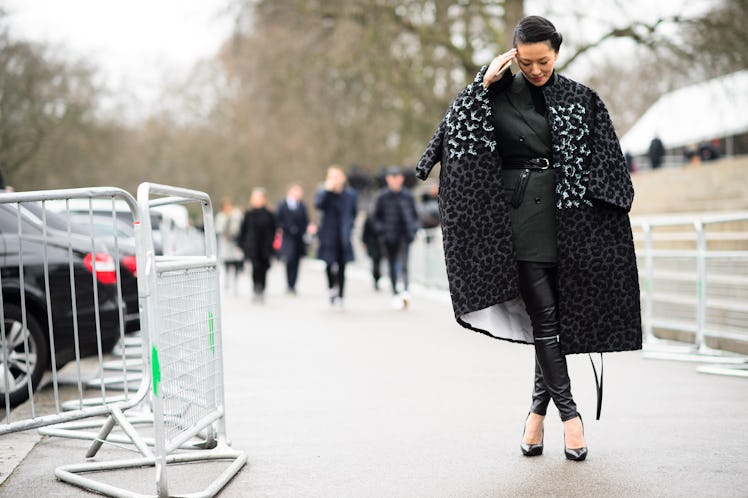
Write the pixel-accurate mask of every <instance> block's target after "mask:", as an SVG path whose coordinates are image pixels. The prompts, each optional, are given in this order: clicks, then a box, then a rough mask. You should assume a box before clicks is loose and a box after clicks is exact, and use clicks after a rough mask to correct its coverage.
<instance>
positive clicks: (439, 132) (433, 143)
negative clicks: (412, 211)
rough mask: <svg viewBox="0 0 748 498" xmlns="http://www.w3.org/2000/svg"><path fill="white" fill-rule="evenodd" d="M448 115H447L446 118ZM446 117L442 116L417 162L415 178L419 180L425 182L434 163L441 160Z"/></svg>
mask: <svg viewBox="0 0 748 498" xmlns="http://www.w3.org/2000/svg"><path fill="white" fill-rule="evenodd" d="M448 115H449V113H447V116H448ZM447 116H444V118H443V119H442V122H441V123H439V126H438V127H437V128H436V131H435V132H434V135H433V136H432V137H431V140H429V143H428V145H427V146H426V150H425V151H424V153H423V155H422V156H421V159H420V160H419V161H418V165H417V166H416V178H418V179H419V180H425V179H426V178H428V177H429V174H431V170H432V169H434V166H436V163H438V162H441V160H442V149H443V147H442V146H443V145H444V133H445V130H446V129H447Z"/></svg>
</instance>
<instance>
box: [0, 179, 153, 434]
mask: <svg viewBox="0 0 748 498" xmlns="http://www.w3.org/2000/svg"><path fill="white" fill-rule="evenodd" d="M73 204H75V205H77V207H75V208H74V207H73ZM95 204H96V205H97V206H98V207H97V208H96V209H94V205H95ZM118 213H125V214H126V216H128V217H129V218H130V220H131V222H130V223H127V224H125V226H131V223H132V220H134V221H137V220H138V219H139V218H138V214H137V203H136V201H135V199H134V198H133V197H132V196H131V195H130V194H129V193H128V192H126V191H124V190H121V189H117V188H109V187H101V188H84V189H65V190H48V191H39V192H19V193H3V194H0V239H1V241H0V244H1V245H2V247H3V249H4V251H3V255H4V257H3V260H2V268H1V270H2V271H1V272H0V285H1V286H2V292H0V363H2V365H0V393H1V394H2V396H0V399H1V400H2V401H0V404H1V405H2V406H1V407H0V410H2V411H4V413H3V417H2V419H3V420H2V421H0V435H2V434H6V433H10V432H16V431H22V430H28V429H33V428H38V427H45V426H49V425H51V424H59V423H64V422H70V421H75V420H80V419H84V418H89V417H97V416H103V415H107V414H108V413H109V410H110V407H111V406H116V407H118V409H119V410H121V411H125V410H128V409H130V408H132V407H134V406H136V405H137V404H138V403H140V402H141V401H142V400H143V399H145V398H146V396H147V394H148V386H149V379H148V378H147V377H144V376H142V375H140V374H138V375H134V374H133V372H132V370H131V369H130V368H128V366H127V363H126V361H125V358H124V356H119V358H118V360H117V361H115V362H112V365H111V366H110V368H109V369H105V368H104V364H105V357H107V358H108V357H109V356H110V355H108V353H109V351H110V350H112V348H113V346H114V345H115V343H118V342H119V343H124V342H125V341H126V340H127V339H128V336H129V334H130V333H131V332H132V331H134V330H137V329H138V328H139V311H138V296H137V283H136V278H135V275H134V274H133V273H132V271H133V270H134V266H133V265H134V264H135V251H134V249H135V246H134V239H132V236H130V237H129V239H128V236H127V234H124V233H121V232H120V227H121V226H122V221H121V220H120V219H119V218H118ZM102 229H103V231H104V232H106V233H107V235H102ZM128 244H130V245H129V246H128ZM126 334H128V335H126ZM137 340H138V341H142V340H143V339H142V338H141V339H137ZM107 361H110V362H111V360H110V359H107ZM141 361H142V360H141ZM66 363H67V364H68V365H67V366H64V365H65V364H66ZM63 367H64V368H63ZM111 368H115V369H116V375H117V376H118V378H119V380H120V382H121V385H120V386H118V387H117V388H116V389H113V388H112V386H111V384H110V383H109V378H110V374H109V373H107V371H111ZM47 377H49V382H45V381H44V379H46V378H47ZM91 387H95V391H94V392H95V393H96V396H97V398H98V399H97V401H96V402H95V403H90V402H89V398H88V396H89V393H88V392H86V391H87V390H88V389H90V388H91ZM113 391H114V392H113ZM84 396H85V397H84ZM66 398H67V399H66ZM16 405H21V406H19V407H17V408H15V406H16ZM14 408H15V409H14Z"/></svg>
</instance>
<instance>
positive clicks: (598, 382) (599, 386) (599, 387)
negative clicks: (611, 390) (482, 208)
mask: <svg viewBox="0 0 748 498" xmlns="http://www.w3.org/2000/svg"><path fill="white" fill-rule="evenodd" d="M587 356H588V357H589V358H590V364H591V365H592V373H593V374H594V375H595V389H596V391H597V414H596V415H597V417H596V419H595V420H600V412H601V411H602V409H603V354H602V353H600V380H598V378H597V369H596V368H595V362H594V361H592V354H588V355H587Z"/></svg>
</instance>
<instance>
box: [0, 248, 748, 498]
mask: <svg viewBox="0 0 748 498" xmlns="http://www.w3.org/2000/svg"><path fill="white" fill-rule="evenodd" d="M354 273H355V272H354ZM357 277H358V278H357ZM245 278H247V277H246V276H245ZM270 280H271V282H270V289H269V294H268V297H267V300H266V302H265V304H263V305H258V304H252V303H251V302H250V298H249V290H248V289H249V286H248V284H247V283H246V282H243V284H242V286H241V287H240V289H239V292H238V295H236V296H235V295H234V293H233V292H232V291H226V292H224V294H223V308H224V311H223V316H222V320H223V341H224V357H225V361H224V370H225V393H226V400H227V412H226V413H227V416H226V419H227V426H228V435H229V438H230V440H231V443H232V446H233V447H234V448H237V449H241V450H244V451H246V453H247V454H248V457H249V461H248V464H247V466H245V467H244V469H243V470H242V471H241V472H240V474H239V475H238V476H236V477H235V478H234V480H233V481H232V482H231V483H229V485H228V486H227V487H226V488H225V489H224V491H223V492H222V493H221V496H222V497H247V496H248V497H260V496H273V497H362V496H363V497H369V496H371V497H421V496H423V497H492V496H584V497H587V496H588V497H599V496H606V497H618V496H620V497H624V496H625V497H630V496H658V497H680V496H700V497H701V496H715V497H717V496H719V497H746V496H748V431H746V430H745V429H746V423H748V380H747V379H739V378H728V377H720V376H712V375H705V374H700V373H697V372H696V369H695V365H694V364H693V363H684V362H672V361H671V362H668V361H659V360H649V359H644V358H643V356H642V354H641V353H640V352H630V353H617V354H609V355H606V358H605V402H604V406H603V414H602V420H600V421H595V420H594V409H595V394H594V392H595V391H594V387H595V386H594V379H593V376H592V371H591V368H590V365H589V360H588V359H587V356H586V355H585V356H572V357H569V364H570V372H571V375H572V381H573V390H574V394H575V398H576V400H577V403H578V405H579V409H580V411H581V412H582V414H583V415H584V417H585V423H586V424H585V425H586V427H585V428H586V437H587V441H588V446H589V451H590V453H589V457H588V459H587V461H585V462H581V463H576V462H569V461H566V460H565V458H564V455H563V434H562V430H561V423H560V421H559V420H558V417H557V414H556V412H555V410H553V409H552V408H551V409H550V410H549V417H548V419H547V423H546V430H545V453H544V455H543V456H541V457H536V458H525V457H522V456H521V454H520V451H519V442H520V438H521V435H522V426H523V423H524V418H525V416H526V414H527V410H528V407H529V401H530V399H529V396H530V390H531V387H532V375H533V363H532V361H533V360H532V350H531V348H530V347H528V346H523V345H516V344H510V343H504V342H499V341H496V340H492V339H489V338H487V337H484V336H481V335H479V334H476V333H473V332H469V331H467V330H464V329H462V328H461V327H459V326H458V325H457V324H456V323H455V321H454V319H453V318H452V311H451V306H450V305H449V303H448V301H446V298H445V296H444V295H442V294H429V293H425V292H423V291H421V292H418V291H414V292H413V297H414V299H413V304H412V306H411V307H410V308H409V309H408V310H407V311H397V310H394V309H392V307H391V302H390V301H391V296H390V295H389V294H388V293H387V292H386V291H384V290H383V291H380V292H379V293H375V292H374V291H373V290H372V289H371V285H370V282H369V280H368V279H367V278H365V276H364V275H361V274H359V275H351V277H350V278H349V282H348V296H347V298H346V304H345V307H344V309H337V308H336V309H331V308H330V306H329V304H328V303H327V301H326V296H325V294H326V292H325V290H324V287H325V284H324V279H323V273H322V272H321V271H320V270H319V269H318V268H316V267H314V265H312V264H310V263H309V262H306V264H305V265H304V269H303V272H302V275H301V279H300V286H299V295H298V296H289V295H285V293H284V285H283V275H282V269H281V267H279V266H276V267H274V268H273V270H272V271H271V279H270ZM385 288H386V286H385ZM7 437H19V438H20V437H24V436H23V435H11V436H5V437H4V438H7ZM25 437H28V436H25ZM8 441H9V440H7V439H6V441H5V442H6V443H7V442H8ZM2 442H3V441H0V443H2ZM85 447H86V444H85V443H84V442H80V441H71V440H67V439H60V438H46V437H45V438H42V439H41V441H40V442H39V443H37V444H36V446H34V447H33V449H31V451H30V452H28V455H27V456H26V458H25V459H24V460H23V461H22V462H21V463H20V465H18V467H16V469H15V471H14V472H13V474H12V475H10V477H9V478H8V479H7V480H6V481H5V482H4V483H3V484H2V485H0V495H2V496H9V497H10V496H13V497H37V496H94V495H93V494H91V493H88V492H86V491H83V490H80V489H78V488H76V487H73V486H70V485H68V484H64V483H60V482H57V481H55V478H54V468H55V467H56V466H58V465H61V464H68V463H76V462H82V461H84V458H83V454H84V451H85ZM102 451H109V452H112V451H114V452H115V453H116V452H118V451H121V450H117V449H105V450H102ZM219 470H220V466H219V465H218V464H207V465H200V466H194V465H191V466H179V467H177V468H175V469H174V470H173V471H172V470H170V471H169V479H170V486H171V488H170V489H174V492H187V491H190V490H191V491H196V490H198V489H200V487H201V486H204V483H205V482H208V481H209V480H210V479H211V478H212V477H213V476H215V475H217V473H218V471H219ZM152 474H153V472H152V469H150V470H148V469H144V470H138V471H130V473H128V474H126V475H125V473H122V475H112V476H106V479H113V480H115V481H117V480H119V481H120V482H123V483H125V484H126V485H130V486H132V487H133V488H134V489H135V490H137V491H139V492H143V493H153V492H154V491H155V486H153V485H152V484H151V483H152V482H153V477H152Z"/></svg>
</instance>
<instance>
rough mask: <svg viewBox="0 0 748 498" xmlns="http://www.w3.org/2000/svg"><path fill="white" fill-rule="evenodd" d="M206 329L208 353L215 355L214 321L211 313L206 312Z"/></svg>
mask: <svg viewBox="0 0 748 498" xmlns="http://www.w3.org/2000/svg"><path fill="white" fill-rule="evenodd" d="M208 329H209V330H210V336H209V338H208V340H209V341H210V352H211V353H212V354H213V355H215V354H216V343H215V320H214V316H213V312H212V311H208Z"/></svg>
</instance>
